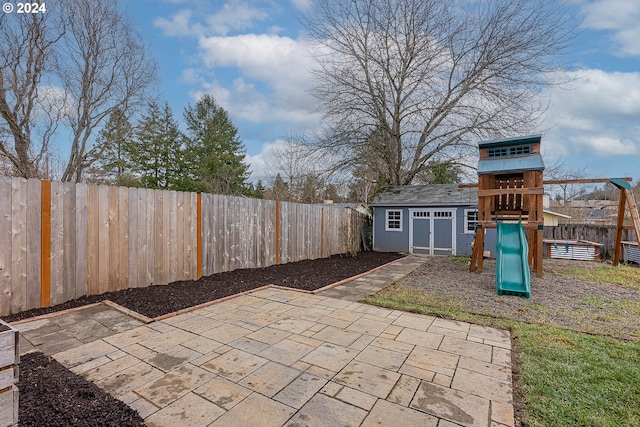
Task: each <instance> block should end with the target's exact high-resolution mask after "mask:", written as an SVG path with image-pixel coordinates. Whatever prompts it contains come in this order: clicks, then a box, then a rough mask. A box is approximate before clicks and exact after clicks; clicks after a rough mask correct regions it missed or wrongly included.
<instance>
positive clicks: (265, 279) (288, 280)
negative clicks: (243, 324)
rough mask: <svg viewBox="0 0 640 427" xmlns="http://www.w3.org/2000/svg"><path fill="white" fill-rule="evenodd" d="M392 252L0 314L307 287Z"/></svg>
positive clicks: (153, 308) (144, 309)
mask: <svg viewBox="0 0 640 427" xmlns="http://www.w3.org/2000/svg"><path fill="white" fill-rule="evenodd" d="M398 258H402V255H400V254H397V253H388V252H359V253H358V255H357V256H355V257H349V256H344V255H334V256H332V257H330V258H320V259H315V260H305V261H298V262H292V263H288V264H281V265H273V266H271V267H264V268H251V269H244V270H234V271H229V272H225V273H219V274H213V275H211V276H207V277H203V278H201V279H200V280H195V281H194V280H190V281H183V282H174V283H170V284H168V285H162V286H150V287H147V288H134V289H127V290H124V291H118V292H109V293H106V294H102V295H92V296H88V297H82V298H78V299H75V300H71V301H67V302H65V303H63V304H59V305H56V306H54V307H48V308H38V309H33V310H27V311H23V312H22V313H17V314H12V315H10V316H6V317H4V318H3V320H4V321H6V322H15V321H16V320H21V319H26V318H29V317H34V316H38V315H41V314H46V313H52V312H55V311H60V310H65V309H68V308H73V307H79V306H82V305H86V304H91V303H94V302H100V301H103V300H106V299H108V300H111V301H113V302H115V303H116V304H120V305H122V306H124V307H126V308H128V309H130V310H133V311H135V312H137V313H140V314H143V315H145V316H147V317H152V318H153V317H157V316H161V315H163V314H167V313H172V312H174V311H178V310H181V309H183V308H187V307H193V306H195V305H198V304H202V303H205V302H208V301H213V300H216V299H219V298H223V297H226V296H229V295H235V294H237V293H240V292H244V291H248V290H251V289H255V288H258V287H260V286H264V285H281V286H286V287H289V288H294V289H304V290H309V291H312V290H315V289H320V288H322V287H324V286H327V285H330V284H332V283H335V282H337V281H340V280H342V279H346V278H348V277H351V276H355V275H357V274H360V273H364V272H366V271H369V270H371V269H372V268H375V267H378V266H380V265H383V264H386V263H388V262H391V261H394V260H396V259H398Z"/></svg>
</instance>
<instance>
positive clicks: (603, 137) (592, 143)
mask: <svg viewBox="0 0 640 427" xmlns="http://www.w3.org/2000/svg"><path fill="white" fill-rule="evenodd" d="M554 77H555V78H557V79H558V80H562V79H569V80H571V81H572V82H571V83H570V85H569V87H568V88H560V87H556V88H553V89H552V90H551V91H550V93H549V96H550V99H551V103H552V105H551V108H550V109H549V111H548V112H547V118H546V121H545V123H544V127H545V128H547V129H549V130H548V131H547V132H546V134H545V141H546V143H545V144H544V145H545V152H546V154H547V155H548V156H549V157H550V158H552V159H558V158H560V157H565V158H566V157H567V156H576V157H595V158H603V157H610V156H617V155H620V156H633V155H637V154H640V132H639V130H640V129H639V126H638V122H637V118H638V117H640V73H622V72H611V73H607V72H605V71H602V70H579V71H575V72H567V73H556V75H555V76H554ZM611 172H615V171H611Z"/></svg>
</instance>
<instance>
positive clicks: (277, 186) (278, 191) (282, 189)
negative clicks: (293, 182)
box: [264, 174, 291, 202]
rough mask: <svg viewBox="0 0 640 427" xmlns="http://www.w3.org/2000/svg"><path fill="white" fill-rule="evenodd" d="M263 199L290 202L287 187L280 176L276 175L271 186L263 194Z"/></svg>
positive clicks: (289, 193)
mask: <svg viewBox="0 0 640 427" xmlns="http://www.w3.org/2000/svg"><path fill="white" fill-rule="evenodd" d="M264 198H265V199H267V200H279V201H281V202H290V201H291V192H290V191H289V185H288V184H287V183H286V182H284V180H283V179H282V177H281V176H280V174H278V175H276V179H275V180H274V181H273V186H272V187H271V188H269V189H268V190H266V191H265V192H264Z"/></svg>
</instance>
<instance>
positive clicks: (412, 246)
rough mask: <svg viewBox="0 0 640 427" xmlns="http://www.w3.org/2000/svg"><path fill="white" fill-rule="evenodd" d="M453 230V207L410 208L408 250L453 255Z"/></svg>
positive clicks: (417, 252)
mask: <svg viewBox="0 0 640 427" xmlns="http://www.w3.org/2000/svg"><path fill="white" fill-rule="evenodd" d="M455 230H456V210H455V209H410V210H409V252H411V253H412V254H427V255H455V254H456V235H455Z"/></svg>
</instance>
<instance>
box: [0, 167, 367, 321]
mask: <svg viewBox="0 0 640 427" xmlns="http://www.w3.org/2000/svg"><path fill="white" fill-rule="evenodd" d="M362 221H363V219H362V217H361V216H360V215H359V214H357V213H356V212H355V211H352V210H349V209H344V208H338V207H332V206H331V205H302V204H297V203H285V202H276V201H271V200H258V199H249V198H244V197H235V196H219V195H212V194H196V193H185V192H178V191H168V190H148V189H142V188H127V187H111V186H105V185H88V184H82V183H80V184H75V183H62V182H51V181H40V180H37V179H29V180H25V179H22V178H8V177H0V315H2V316H4V315H7V314H10V313H18V312H20V311H24V310H28V309H31V308H39V307H48V306H51V305H56V304H60V303H62V302H65V301H68V300H71V299H74V298H78V297H81V296H83V295H96V294H102V293H105V292H110V291H117V290H123V289H128V288H137V287H146V286H150V285H162V284H167V283H171V282H175V281H179V280H192V279H198V278H200V277H202V276H203V275H205V276H208V275H211V274H214V273H220V272H223V271H231V270H234V269H238V268H254V267H266V266H270V265H274V264H280V263H287V262H293V261H300V260H303V259H315V258H321V257H328V256H331V255H334V254H338V253H344V252H346V251H347V250H349V248H350V247H354V246H355V247H358V245H359V228H360V227H361V225H362Z"/></svg>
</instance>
